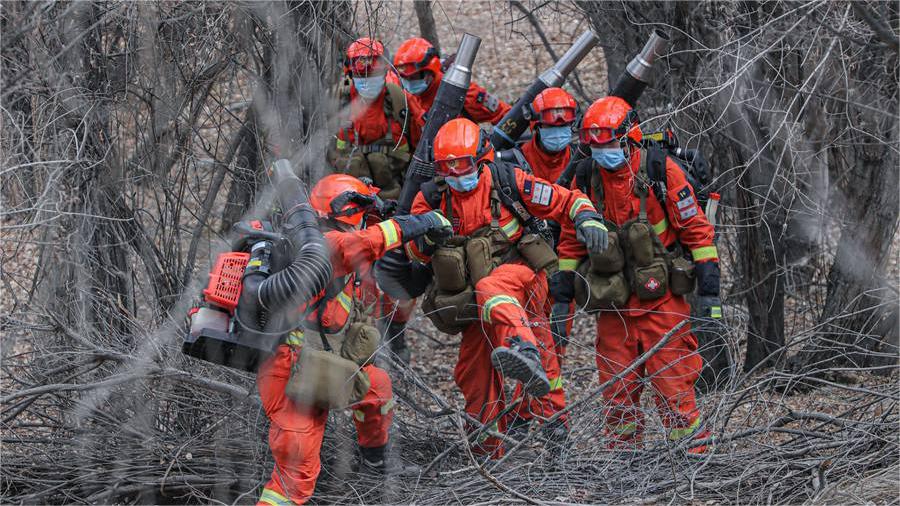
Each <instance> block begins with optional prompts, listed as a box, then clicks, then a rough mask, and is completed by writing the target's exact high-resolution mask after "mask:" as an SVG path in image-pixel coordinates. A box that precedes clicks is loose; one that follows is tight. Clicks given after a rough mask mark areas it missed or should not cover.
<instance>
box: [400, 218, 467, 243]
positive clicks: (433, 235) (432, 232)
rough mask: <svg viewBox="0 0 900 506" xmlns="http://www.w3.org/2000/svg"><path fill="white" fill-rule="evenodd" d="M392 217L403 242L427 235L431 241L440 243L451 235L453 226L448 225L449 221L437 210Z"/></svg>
mask: <svg viewBox="0 0 900 506" xmlns="http://www.w3.org/2000/svg"><path fill="white" fill-rule="evenodd" d="M392 219H393V220H394V222H396V223H397V225H399V226H400V233H401V234H403V242H408V241H414V240H416V239H418V238H420V237H422V236H426V235H427V237H428V240H430V241H431V242H433V243H441V242H443V241H446V240H447V239H448V238H449V237H450V236H452V235H453V226H452V225H450V221H449V220H448V219H447V218H444V215H443V214H441V213H440V212H438V211H430V212H427V213H425V214H415V215H413V214H407V215H405V216H395V217H393V218H392Z"/></svg>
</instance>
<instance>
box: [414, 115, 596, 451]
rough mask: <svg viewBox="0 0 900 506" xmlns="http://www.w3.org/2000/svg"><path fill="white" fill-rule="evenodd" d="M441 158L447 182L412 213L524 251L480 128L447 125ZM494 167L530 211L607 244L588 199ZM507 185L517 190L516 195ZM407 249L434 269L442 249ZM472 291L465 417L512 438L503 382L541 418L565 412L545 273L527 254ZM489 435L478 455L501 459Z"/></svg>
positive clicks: (440, 140) (464, 358)
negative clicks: (439, 215) (498, 237)
mask: <svg viewBox="0 0 900 506" xmlns="http://www.w3.org/2000/svg"><path fill="white" fill-rule="evenodd" d="M434 158H435V172H436V173H437V174H438V176H440V177H442V179H443V181H444V182H445V183H446V185H447V186H446V187H444V186H442V185H432V186H428V187H425V186H423V191H421V192H419V193H418V194H417V195H416V198H415V200H414V201H413V205H412V212H413V213H414V214H423V213H430V212H433V209H440V210H442V212H443V213H444V215H445V216H447V217H448V218H449V219H450V221H451V223H452V225H453V232H454V234H456V235H457V236H462V237H470V236H473V235H477V232H478V231H481V230H483V229H485V227H491V230H492V231H495V230H497V229H500V230H501V231H502V232H499V231H498V233H500V234H502V235H503V236H504V237H505V241H508V243H509V244H511V245H513V246H514V247H517V245H518V243H519V240H520V239H521V238H522V237H523V232H525V230H524V229H525V227H524V224H523V223H522V219H524V218H523V215H522V214H521V212H520V211H514V210H513V209H511V206H510V205H509V204H501V202H500V201H498V200H497V197H496V195H497V194H498V191H500V190H499V189H498V188H497V182H496V181H494V169H492V164H493V162H494V149H493V147H492V146H491V144H490V140H489V138H488V136H487V135H486V134H485V133H484V132H482V131H481V130H480V129H479V127H478V125H476V124H475V123H474V122H472V121H470V120H468V119H464V118H457V119H454V120H451V121H449V122H448V123H447V124H445V125H444V126H443V127H442V128H441V129H440V130H439V131H438V133H437V135H436V136H435V139H434ZM504 167H505V168H504ZM496 170H497V171H500V170H506V171H507V172H506V174H507V175H508V179H507V181H510V184H511V185H512V186H515V190H517V191H518V193H519V196H520V197H521V199H520V200H519V201H518V205H519V206H520V207H521V208H523V210H525V211H526V212H527V213H530V215H533V217H536V218H539V219H544V218H548V219H553V220H556V221H558V222H560V223H561V224H562V225H563V227H566V228H573V227H574V229H575V232H574V233H573V235H575V236H577V238H578V239H579V240H581V241H582V242H584V243H586V244H587V245H588V248H589V249H591V250H599V249H602V248H603V247H605V245H604V244H605V238H606V235H605V233H606V230H605V228H604V227H603V224H602V223H601V222H600V221H598V220H599V218H600V217H599V215H598V214H597V213H596V211H595V209H594V207H593V206H592V205H591V204H590V202H589V201H588V199H587V198H586V197H585V196H584V195H583V194H582V193H580V192H578V191H570V190H568V189H566V188H562V187H560V186H557V185H553V184H551V183H548V182H547V181H543V180H541V179H538V178H535V177H534V176H532V175H529V174H527V173H525V172H524V171H522V170H521V169H518V168H516V167H514V166H511V165H505V166H502V167H501V166H498V167H496ZM498 174H501V173H500V172H498ZM508 189H509V190H510V193H512V191H513V189H512V188H508ZM492 233H493V232H492ZM548 247H549V246H548ZM406 253H407V256H408V257H409V258H410V259H411V260H414V261H419V262H423V263H428V262H430V261H431V258H432V255H434V254H436V253H440V251H436V246H435V245H434V244H429V243H428V241H424V240H417V241H411V242H408V243H407V246H406ZM551 255H552V250H551ZM554 260H555V257H554ZM436 284H437V278H436ZM472 289H473V290H474V293H475V297H476V299H477V307H478V317H477V319H478V321H475V322H473V323H471V324H468V325H467V326H465V327H464V330H462V334H463V337H462V341H461V344H460V350H459V359H458V362H457V364H456V368H455V370H454V379H455V381H456V384H457V385H458V386H459V387H460V389H461V390H462V393H463V396H464V398H465V403H466V406H465V409H466V412H467V413H468V414H469V415H471V416H472V417H473V418H475V419H477V420H479V421H481V422H482V424H485V425H488V426H489V427H491V428H492V429H494V430H498V431H499V432H501V433H502V432H505V430H506V423H507V422H506V420H505V419H502V418H500V419H498V415H499V414H500V413H501V412H502V411H503V409H504V394H503V377H504V376H506V377H510V378H512V379H515V380H518V381H520V382H521V384H524V392H525V393H526V394H528V395H530V396H531V397H533V398H535V399H538V400H539V402H538V404H539V406H538V408H539V409H543V412H542V413H540V414H541V415H543V416H549V415H551V414H553V413H554V412H556V411H558V410H559V409H561V408H562V407H563V406H564V405H565V396H564V393H563V390H562V379H561V377H560V371H559V365H558V363H557V362H556V357H555V354H554V353H552V351H550V350H552V346H553V345H552V337H550V334H549V328H548V322H547V318H546V315H547V308H546V304H547V291H548V288H547V275H546V272H545V270H543V269H535V268H533V267H532V266H531V265H529V264H528V263H527V262H526V261H524V260H523V259H522V258H510V259H509V260H507V261H505V262H504V263H502V264H501V265H499V266H497V267H495V268H493V270H492V271H490V272H489V274H487V275H486V276H485V277H483V278H482V279H480V280H478V281H477V282H475V284H474V287H472ZM426 298H427V297H426ZM520 387H521V385H520ZM520 391H521V390H520ZM548 394H550V395H549V396H548ZM481 436H482V437H481V438H480V440H479V441H478V442H477V443H478V444H477V445H475V449H476V450H477V451H479V452H481V453H486V454H490V455H492V456H494V457H496V456H499V455H501V454H502V447H501V444H500V443H501V442H500V440H499V438H496V437H493V436H487V435H486V434H484V433H482V434H481Z"/></svg>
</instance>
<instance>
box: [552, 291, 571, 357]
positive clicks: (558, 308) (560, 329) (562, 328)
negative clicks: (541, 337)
mask: <svg viewBox="0 0 900 506" xmlns="http://www.w3.org/2000/svg"><path fill="white" fill-rule="evenodd" d="M568 319H569V304H568V303H566V302H554V303H553V307H552V309H551V311H550V332H551V333H552V334H553V342H554V344H556V346H558V347H560V348H565V347H566V346H568V345H569V333H568V332H567V331H566V321H568Z"/></svg>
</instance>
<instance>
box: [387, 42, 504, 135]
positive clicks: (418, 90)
mask: <svg viewBox="0 0 900 506" xmlns="http://www.w3.org/2000/svg"><path fill="white" fill-rule="evenodd" d="M394 68H395V69H396V71H397V73H398V74H399V75H400V83H401V84H402V85H403V90H404V91H405V92H406V96H407V99H408V101H409V112H410V119H411V120H412V124H411V130H410V133H411V140H412V143H413V145H414V146H415V145H416V144H417V143H418V139H419V135H420V134H421V131H422V129H423V128H425V114H426V113H427V112H428V110H429V109H431V106H432V104H434V99H435V97H436V96H437V91H438V88H439V87H440V85H441V79H442V78H443V76H444V72H443V70H441V59H440V55H438V53H437V51H436V50H435V49H434V46H432V45H431V43H430V42H428V41H427V40H425V39H422V38H419V37H416V38H412V39H409V40H406V41H404V42H403V44H400V47H399V48H397V52H396V53H395V54H394ZM509 109H510V105H509V104H507V103H506V102H504V101H502V100H500V99H499V98H497V97H496V96H494V95H491V94H490V93H488V92H487V90H485V89H484V88H482V87H481V86H479V85H478V84H476V83H475V82H474V81H473V82H472V83H471V84H469V90H468V91H467V92H466V102H465V104H464V105H463V117H466V118H469V119H472V120H474V121H475V122H477V123H483V122H488V123H491V124H493V125H496V124H497V123H498V122H499V121H500V120H501V119H502V118H503V116H504V115H506V113H507V112H509Z"/></svg>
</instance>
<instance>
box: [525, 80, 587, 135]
mask: <svg viewBox="0 0 900 506" xmlns="http://www.w3.org/2000/svg"><path fill="white" fill-rule="evenodd" d="M575 107H576V104H575V99H574V98H572V95H569V93H568V92H567V91H566V90H564V89H562V88H547V89H546V90H544V91H542V92H540V93H538V96H536V97H534V101H533V102H532V103H531V110H532V112H533V113H534V117H533V118H532V120H533V121H535V122H537V123H540V124H542V125H550V126H558V125H568V124H570V123H572V122H573V121H575Z"/></svg>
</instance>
